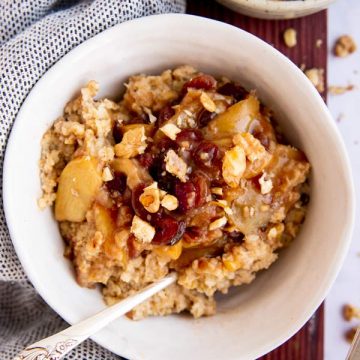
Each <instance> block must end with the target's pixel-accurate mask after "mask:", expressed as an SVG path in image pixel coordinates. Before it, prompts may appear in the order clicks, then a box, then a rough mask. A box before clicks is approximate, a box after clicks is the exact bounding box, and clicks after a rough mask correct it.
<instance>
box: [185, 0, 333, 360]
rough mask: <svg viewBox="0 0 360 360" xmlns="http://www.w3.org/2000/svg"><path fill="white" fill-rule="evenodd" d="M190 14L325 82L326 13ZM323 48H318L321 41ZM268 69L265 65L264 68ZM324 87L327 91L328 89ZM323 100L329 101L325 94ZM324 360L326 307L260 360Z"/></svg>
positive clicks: (199, 4)
mask: <svg viewBox="0 0 360 360" xmlns="http://www.w3.org/2000/svg"><path fill="white" fill-rule="evenodd" d="M187 13H189V14H194V15H200V16H204V17H208V18H212V19H216V20H220V21H223V22H226V23H228V24H232V25H235V26H237V27H239V28H241V29H243V30H246V31H248V32H251V33H252V34H254V35H256V36H258V37H260V38H262V39H263V40H265V41H266V42H268V43H269V44H271V45H273V46H274V47H275V48H277V49H278V50H280V51H281V52H282V53H284V54H285V55H286V56H288V57H289V58H290V59H291V60H292V61H293V62H294V63H295V64H297V65H298V66H299V67H300V66H301V65H302V64H303V65H304V66H305V67H306V69H309V68H313V67H315V68H322V69H324V77H325V82H326V67H327V12H326V11H322V12H320V13H317V14H315V15H311V16H307V17H304V18H301V19H292V20H259V19H254V18H250V17H247V16H244V15H240V14H238V13H236V12H234V11H231V10H229V9H227V8H226V7H224V6H222V5H220V4H218V3H216V2H215V1H214V0H188V5H187ZM289 27H292V28H294V29H296V31H297V40H298V43H297V46H295V47H294V48H291V49H290V48H288V47H286V45H285V44H284V42H283V37H282V34H283V32H284V30H285V29H287V28H289ZM319 40H321V42H322V44H321V45H320V46H319V43H320V41H319ZM265 65H266V64H265ZM326 88H327V87H326V83H325V89H326ZM322 96H323V97H324V99H325V98H326V93H323V94H322ZM323 358H324V306H323V305H322V306H321V307H320V308H319V309H318V310H317V311H316V313H315V314H314V315H313V316H312V318H311V319H310V320H309V321H308V322H307V323H306V324H305V325H304V327H303V328H302V329H301V330H300V331H299V332H298V333H297V334H295V335H294V336H293V337H292V338H291V339H290V340H288V341H287V342H286V343H285V344H283V345H282V346H280V347H278V348H277V349H275V350H274V351H272V352H271V353H269V354H267V355H265V356H263V357H261V360H322V359H323Z"/></svg>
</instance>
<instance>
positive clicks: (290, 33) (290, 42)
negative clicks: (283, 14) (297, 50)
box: [284, 28, 297, 48]
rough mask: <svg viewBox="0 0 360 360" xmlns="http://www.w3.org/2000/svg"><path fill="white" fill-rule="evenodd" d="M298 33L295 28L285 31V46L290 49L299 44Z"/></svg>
mask: <svg viewBox="0 0 360 360" xmlns="http://www.w3.org/2000/svg"><path fill="white" fill-rule="evenodd" d="M296 37H297V33H296V30H295V29H293V28H288V29H286V30H285V31H284V42H285V45H286V46H287V47H289V48H292V47H294V46H296V44H297V39H296Z"/></svg>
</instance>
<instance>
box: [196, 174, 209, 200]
mask: <svg viewBox="0 0 360 360" xmlns="http://www.w3.org/2000/svg"><path fill="white" fill-rule="evenodd" d="M191 182H192V184H193V185H194V187H195V207H199V206H201V205H204V204H205V203H206V198H207V197H208V195H209V194H210V188H209V181H208V180H207V179H206V178H205V177H204V176H202V175H199V174H195V175H194V176H193V177H192V179H191Z"/></svg>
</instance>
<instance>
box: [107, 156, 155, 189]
mask: <svg viewBox="0 0 360 360" xmlns="http://www.w3.org/2000/svg"><path fill="white" fill-rule="evenodd" d="M111 167H112V168H113V169H114V170H115V172H121V173H124V174H125V175H126V177H127V180H126V184H127V186H128V187H129V188H130V190H133V189H134V188H135V187H136V186H137V185H140V184H144V183H150V182H153V181H152V178H151V176H150V174H149V173H148V172H147V170H145V169H144V168H143V167H141V165H140V164H139V162H138V161H137V160H135V159H115V160H114V161H113V162H112V163H111Z"/></svg>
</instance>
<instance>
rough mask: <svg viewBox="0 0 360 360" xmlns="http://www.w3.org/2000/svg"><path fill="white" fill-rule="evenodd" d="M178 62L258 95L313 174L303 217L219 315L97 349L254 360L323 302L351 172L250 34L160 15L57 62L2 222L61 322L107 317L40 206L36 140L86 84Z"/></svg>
mask: <svg viewBox="0 0 360 360" xmlns="http://www.w3.org/2000/svg"><path fill="white" fill-rule="evenodd" d="M184 63H187V64H192V65H194V66H196V67H198V68H199V69H202V70H203V71H206V72H209V73H212V74H215V75H225V76H227V77H229V78H230V79H234V80H238V81H241V82H242V83H243V84H244V85H245V86H246V87H248V88H256V89H257V91H258V94H259V96H260V97H261V99H262V100H263V101H264V102H265V103H266V104H267V105H269V106H270V107H272V108H273V109H274V111H275V114H276V117H277V119H278V120H279V122H280V124H281V126H282V127H283V129H284V131H285V133H286V134H287V136H288V138H289V140H290V141H291V142H292V143H293V144H294V145H296V146H298V147H300V148H301V149H303V150H304V151H305V153H306V154H307V156H308V158H309V160H310V162H311V164H312V179H311V188H312V192H311V202H310V206H309V211H308V216H307V219H306V221H305V223H304V225H303V228H302V231H301V233H300V235H299V236H298V238H297V239H296V240H295V241H294V243H293V244H292V245H291V246H290V247H289V248H288V249H286V250H284V251H282V252H281V254H280V256H279V260H278V261H277V262H276V263H275V264H274V265H273V266H271V268H270V269H269V270H267V271H264V272H263V273H262V274H260V275H259V276H258V278H257V279H256V280H255V281H254V282H253V283H252V284H251V285H249V286H242V287H239V288H237V289H234V291H231V293H230V294H229V295H227V296H224V297H222V299H221V301H219V306H218V314H217V315H216V316H213V317H208V318H202V319H199V320H194V319H192V318H190V317H187V316H168V317H153V318H149V319H146V320H143V321H139V322H133V321H130V320H128V319H126V318H121V319H118V320H117V321H115V322H113V323H112V324H111V325H109V326H108V327H106V328H105V329H104V330H102V331H100V332H99V333H98V334H96V335H95V336H94V337H93V339H94V340H95V341H97V342H98V343H100V344H101V345H103V346H104V347H106V348H108V349H110V350H111V351H113V352H114V353H116V354H119V355H122V356H124V357H126V358H129V359H136V360H140V359H149V360H150V359H152V360H154V359H157V360H162V359H172V360H180V359H181V360H182V359H193V358H194V357H196V358H198V359H207V360H212V359H219V358H220V359H226V360H231V359H233V360H235V359H236V360H239V359H254V358H257V357H259V356H261V355H263V354H265V353H266V352H268V351H270V350H272V349H274V348H275V347H277V346H278V345H280V344H281V343H283V342H284V341H285V340H287V339H288V338H289V337H291V336H292V335H293V334H294V333H295V332H296V331H297V330H299V329H300V327H301V326H302V325H303V324H304V323H305V322H306V321H307V320H308V319H309V318H310V316H311V315H312V314H313V312H314V311H315V310H316V308H317V307H318V306H319V305H320V304H321V302H322V301H323V300H324V298H325V296H326V294H327V292H328V291H329V289H330V286H331V285H332V283H333V281H334V280H335V277H336V275H337V273H338V271H339V269H340V266H341V264H342V262H343V260H344V256H345V254H346V251H347V249H348V246H349V242H350V235H351V230H352V224H353V220H354V204H353V199H354V196H353V186H352V180H351V173H350V168H349V162H348V158H347V155H346V152H345V148H344V145H343V143H342V141H341V138H340V136H339V134H338V132H337V130H336V127H335V123H334V121H333V120H332V118H331V116H330V114H329V112H328V110H327V108H326V106H325V104H324V103H323V101H322V99H321V97H320V96H319V94H318V93H317V92H316V90H315V88H314V87H313V86H312V84H311V83H310V82H309V81H308V79H307V78H306V77H305V76H304V75H303V73H302V72H301V71H300V70H299V69H298V68H297V67H296V66H295V65H294V64H293V63H291V62H290V61H289V60H288V59H287V58H286V57H285V56H283V55H282V54H281V53H279V52H278V51H277V50H275V49H274V48H273V47H271V46H270V45H268V44H266V43H265V42H263V41H261V40H260V39H258V38H256V37H255V36H253V35H250V34H248V33H246V32H244V31H242V30H239V29H238V28H235V27H232V26H229V25H226V24H224V23H220V22H216V21H212V20H208V19H205V18H199V17H194V16H188V15H160V16H151V17H147V18H143V19H139V20H134V21H130V22H127V23H124V24H121V25H118V26H115V27H113V28H111V29H109V30H107V31H104V32H103V33H101V34H99V35H97V36H95V37H94V38H92V39H90V40H88V41H87V42H85V43H83V44H82V45H80V46H78V47H77V48H76V49H74V50H73V51H71V52H70V53H69V54H67V55H66V56H64V58H62V59H61V60H60V61H59V62H58V63H57V64H55V65H54V66H53V67H52V68H51V69H50V70H49V71H48V72H47V73H46V74H45V75H44V76H43V77H42V79H41V80H40V81H39V82H38V83H37V84H36V86H35V87H34V88H33V90H32V91H31V93H30V94H29V96H28V97H27V99H26V101H25V102H24V104H23V106H22V108H21V110H20V112H19V114H18V116H17V119H16V122H15V124H14V127H13V130H12V133H11V136H10V139H9V142H8V146H7V151H6V158H5V164H4V180H3V186H4V206H5V212H6V219H7V222H8V226H9V230H10V234H11V237H12V240H13V243H14V246H15V249H16V252H17V254H18V256H19V258H20V260H21V263H22V265H23V267H24V269H25V271H26V273H27V275H28V276H29V278H30V280H31V282H32V283H33V285H34V286H35V288H36V289H37V291H38V292H39V293H40V295H41V296H42V297H43V298H44V300H45V301H46V302H47V303H48V304H49V305H50V306H51V307H52V308H53V309H54V310H55V311H56V312H57V313H59V314H60V316H62V317H63V318H64V319H65V320H66V321H68V322H69V323H75V322H77V321H79V320H81V319H84V318H85V317H87V316H89V315H91V314H93V313H95V312H97V311H99V310H100V309H102V308H103V307H104V306H105V305H104V303H103V301H102V298H101V295H100V292H99V291H97V290H91V289H84V288H81V287H80V286H78V285H77V283H76V281H75V278H74V274H73V271H72V265H71V263H70V262H69V261H68V260H66V259H65V258H64V257H63V255H62V254H63V241H62V239H61V237H60V235H59V231H58V227H57V224H56V222H55V220H54V218H53V216H52V211H51V210H50V209H48V210H46V211H44V212H41V211H39V209H38V208H37V204H36V200H37V198H38V197H39V196H40V179H39V168H38V160H39V157H40V141H41V137H42V135H43V134H44V132H45V131H46V130H47V128H48V127H49V126H50V125H51V124H52V122H53V121H54V119H55V118H56V117H57V116H59V115H61V114H62V111H63V107H64V104H65V103H66V102H67V101H68V100H69V98H71V97H72V96H74V95H75V94H76V93H77V92H78V91H79V89H80V87H81V86H82V85H84V84H85V83H86V82H87V81H88V80H89V79H96V80H98V81H99V83H100V86H101V93H100V94H99V96H104V95H110V96H116V95H119V92H120V91H121V89H122V84H123V82H124V80H125V79H126V78H127V77H128V76H129V75H131V74H135V73H139V72H145V73H153V72H159V71H161V70H163V69H166V68H171V67H174V66H176V65H179V64H184Z"/></svg>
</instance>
